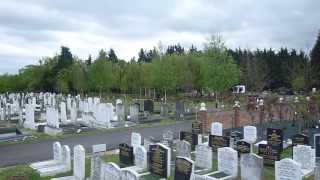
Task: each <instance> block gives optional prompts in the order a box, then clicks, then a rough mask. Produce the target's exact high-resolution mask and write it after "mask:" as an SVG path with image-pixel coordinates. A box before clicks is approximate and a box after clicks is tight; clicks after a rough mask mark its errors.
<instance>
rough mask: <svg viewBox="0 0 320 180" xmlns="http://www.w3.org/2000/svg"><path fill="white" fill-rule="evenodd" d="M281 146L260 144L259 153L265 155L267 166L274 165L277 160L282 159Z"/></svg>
mask: <svg viewBox="0 0 320 180" xmlns="http://www.w3.org/2000/svg"><path fill="white" fill-rule="evenodd" d="M280 153H281V151H280V147H279V146H272V145H267V144H259V148H258V155H259V156H261V157H263V163H264V165H266V166H274V164H275V161H279V160H280Z"/></svg>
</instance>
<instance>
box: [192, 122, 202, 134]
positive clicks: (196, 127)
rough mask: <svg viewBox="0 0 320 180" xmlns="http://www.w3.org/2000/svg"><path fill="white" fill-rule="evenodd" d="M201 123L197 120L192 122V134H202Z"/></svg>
mask: <svg viewBox="0 0 320 180" xmlns="http://www.w3.org/2000/svg"><path fill="white" fill-rule="evenodd" d="M201 127H202V124H201V122H199V121H194V122H192V133H193V134H202V128H201Z"/></svg>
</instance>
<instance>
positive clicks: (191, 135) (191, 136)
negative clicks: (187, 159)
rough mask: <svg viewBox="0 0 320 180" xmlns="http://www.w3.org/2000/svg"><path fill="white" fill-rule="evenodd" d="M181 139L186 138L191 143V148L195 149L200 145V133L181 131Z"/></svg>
mask: <svg viewBox="0 0 320 180" xmlns="http://www.w3.org/2000/svg"><path fill="white" fill-rule="evenodd" d="M179 137H180V138H179V139H180V141H182V140H185V141H187V142H189V143H190V145H191V150H195V147H196V145H198V134H194V133H191V132H187V131H180V136H179Z"/></svg>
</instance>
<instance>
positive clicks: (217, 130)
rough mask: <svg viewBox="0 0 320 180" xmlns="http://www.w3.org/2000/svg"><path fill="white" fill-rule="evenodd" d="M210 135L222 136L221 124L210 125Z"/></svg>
mask: <svg viewBox="0 0 320 180" xmlns="http://www.w3.org/2000/svg"><path fill="white" fill-rule="evenodd" d="M211 135H215V136H222V124H221V123H219V122H214V123H212V124H211Z"/></svg>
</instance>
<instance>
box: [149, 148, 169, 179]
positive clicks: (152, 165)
mask: <svg viewBox="0 0 320 180" xmlns="http://www.w3.org/2000/svg"><path fill="white" fill-rule="evenodd" d="M149 148H150V150H149V163H148V164H149V169H150V172H151V173H153V174H156V175H159V176H160V177H162V178H167V172H168V169H167V168H168V160H167V158H168V149H166V148H164V147H162V146H160V145H158V144H154V145H150V146H149Z"/></svg>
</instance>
